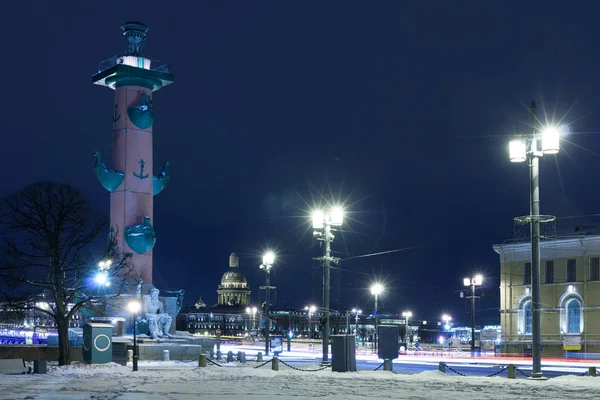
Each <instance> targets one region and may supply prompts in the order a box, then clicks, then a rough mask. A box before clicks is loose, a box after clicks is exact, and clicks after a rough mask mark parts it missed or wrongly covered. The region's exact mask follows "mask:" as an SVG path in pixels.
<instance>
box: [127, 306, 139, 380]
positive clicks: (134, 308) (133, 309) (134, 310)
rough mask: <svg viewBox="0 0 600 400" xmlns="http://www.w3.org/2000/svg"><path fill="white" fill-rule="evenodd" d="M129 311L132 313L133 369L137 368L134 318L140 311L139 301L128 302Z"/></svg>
mask: <svg viewBox="0 0 600 400" xmlns="http://www.w3.org/2000/svg"><path fill="white" fill-rule="evenodd" d="M128 307H129V311H130V312H131V314H132V315H133V370H134V371H137V370H138V351H137V333H136V330H137V329H136V328H137V327H136V323H135V321H136V319H137V314H138V313H139V312H140V308H141V305H140V302H139V301H131V302H129V304H128Z"/></svg>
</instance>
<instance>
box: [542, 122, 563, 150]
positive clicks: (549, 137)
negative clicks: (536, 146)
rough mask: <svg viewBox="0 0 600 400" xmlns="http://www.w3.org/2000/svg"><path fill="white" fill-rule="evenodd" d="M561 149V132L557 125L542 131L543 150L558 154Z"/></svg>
mask: <svg viewBox="0 0 600 400" xmlns="http://www.w3.org/2000/svg"><path fill="white" fill-rule="evenodd" d="M559 150H560V132H559V131H558V129H557V128H556V127H548V128H546V129H544V130H543V131H542V152H543V153H544V154H556V153H558V151H559Z"/></svg>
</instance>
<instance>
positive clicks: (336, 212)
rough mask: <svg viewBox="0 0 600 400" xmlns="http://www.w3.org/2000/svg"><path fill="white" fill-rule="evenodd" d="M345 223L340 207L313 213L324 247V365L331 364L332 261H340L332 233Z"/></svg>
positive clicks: (317, 235)
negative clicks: (335, 255)
mask: <svg viewBox="0 0 600 400" xmlns="http://www.w3.org/2000/svg"><path fill="white" fill-rule="evenodd" d="M343 221H344V210H342V208H340V207H333V208H332V209H331V210H330V211H329V212H328V213H325V212H323V211H320V210H317V211H314V212H313V215H312V222H313V229H314V231H313V236H314V237H315V238H316V239H317V240H321V241H322V242H323V243H324V244H325V246H323V256H322V257H317V258H316V259H317V260H320V261H321V262H322V263H323V318H324V319H325V326H324V327H323V364H329V333H330V328H329V311H330V310H329V289H330V285H331V274H330V273H331V270H330V267H331V265H330V263H331V261H334V262H337V261H338V259H337V258H335V257H332V256H331V242H333V239H334V238H335V236H334V235H333V234H332V233H331V231H332V228H331V227H332V226H341V225H342V223H343Z"/></svg>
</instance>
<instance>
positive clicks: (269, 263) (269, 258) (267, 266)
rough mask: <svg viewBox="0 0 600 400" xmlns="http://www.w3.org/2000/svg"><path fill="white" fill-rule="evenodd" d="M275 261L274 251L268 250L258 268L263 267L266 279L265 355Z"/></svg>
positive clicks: (267, 343) (267, 347) (267, 348)
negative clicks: (272, 273)
mask: <svg viewBox="0 0 600 400" xmlns="http://www.w3.org/2000/svg"><path fill="white" fill-rule="evenodd" d="M274 262H275V253H273V252H272V251H268V252H266V253H265V255H264V256H263V262H262V264H260V269H263V270H264V271H265V272H266V281H265V290H266V294H265V316H266V321H265V355H269V334H270V330H271V319H270V315H269V307H270V303H271V268H272V267H273V263H274Z"/></svg>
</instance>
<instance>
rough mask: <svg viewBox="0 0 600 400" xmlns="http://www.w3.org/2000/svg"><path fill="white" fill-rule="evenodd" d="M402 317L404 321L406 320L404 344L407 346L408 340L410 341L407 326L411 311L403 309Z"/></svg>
mask: <svg viewBox="0 0 600 400" xmlns="http://www.w3.org/2000/svg"><path fill="white" fill-rule="evenodd" d="M402 316H403V317H404V321H405V322H406V336H405V337H404V341H405V342H406V346H407V347H408V342H410V329H409V328H408V320H409V319H410V317H412V312H410V311H404V312H403V313H402Z"/></svg>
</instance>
